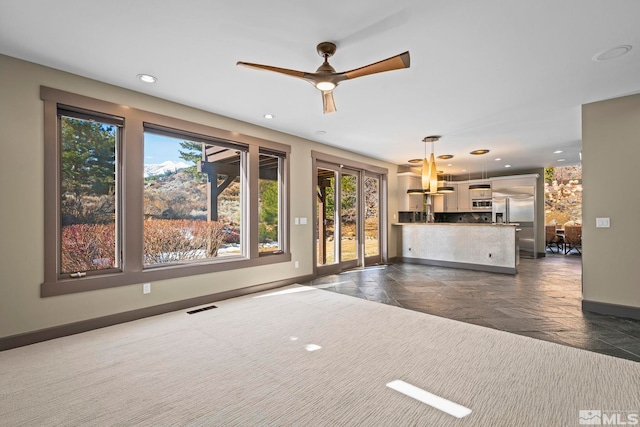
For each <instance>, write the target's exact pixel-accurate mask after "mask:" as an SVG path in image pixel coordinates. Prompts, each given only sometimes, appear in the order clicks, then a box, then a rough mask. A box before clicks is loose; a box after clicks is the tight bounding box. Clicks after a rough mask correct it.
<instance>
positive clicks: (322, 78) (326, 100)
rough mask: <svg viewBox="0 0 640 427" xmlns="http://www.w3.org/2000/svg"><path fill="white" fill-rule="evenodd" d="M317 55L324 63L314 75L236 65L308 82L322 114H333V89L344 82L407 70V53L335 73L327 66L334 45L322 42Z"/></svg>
mask: <svg viewBox="0 0 640 427" xmlns="http://www.w3.org/2000/svg"><path fill="white" fill-rule="evenodd" d="M316 49H317V51H318V54H319V55H320V56H321V57H323V58H324V62H323V63H322V65H321V66H320V67H318V69H317V70H316V72H315V73H306V72H304V71H296V70H290V69H288V68H278V67H272V66H270V65H262V64H252V63H250V62H241V61H238V63H237V64H236V65H239V66H243V67H248V68H254V69H256V70H267V71H273V72H276V73H281V74H286V75H288V76H292V77H297V78H300V79H303V80H306V81H308V82H309V83H311V84H312V85H314V86H315V87H316V88H317V89H318V90H320V91H321V92H322V105H323V112H324V113H325V114H326V113H333V112H335V111H336V104H335V102H334V101H333V89H334V88H335V87H336V86H338V84H339V83H340V82H342V81H344V80H351V79H355V78H357V77H362V76H368V75H369V74H376V73H382V72H385V71H392V70H399V69H402V68H409V52H408V51H407V52H404V53H401V54H400V55H396V56H392V57H391V58H387V59H384V60H382V61H378V62H375V63H373V64H369V65H365V66H364V67H360V68H356V69H354V70H351V71H344V72H342V73H336V70H335V68H333V67H332V66H331V65H330V64H329V57H331V56H332V55H333V54H334V53H336V45H335V44H334V43H331V42H322V43H320V44H319V45H318V46H317V48H316Z"/></svg>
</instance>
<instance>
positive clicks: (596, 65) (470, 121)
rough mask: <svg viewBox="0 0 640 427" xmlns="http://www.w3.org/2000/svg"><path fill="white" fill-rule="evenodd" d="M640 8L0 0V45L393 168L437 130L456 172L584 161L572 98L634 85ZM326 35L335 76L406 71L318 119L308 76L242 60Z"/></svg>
mask: <svg viewBox="0 0 640 427" xmlns="http://www.w3.org/2000/svg"><path fill="white" fill-rule="evenodd" d="M638 17H640V1H637V0H615V1H612V0H561V1H558V0H537V1H531V0H513V1H505V0H483V1H475V0H467V1H460V0H458V1H452V0H352V1H349V0H339V1H338V0H325V1H322V2H318V1H314V2H311V1H307V0H298V1H290V0H272V1H264V0H235V1H223V0H181V1H171V0H133V1H132V0H111V1H108V2H98V1H78V0H57V1H55V2H52V1H48V0H20V1H2V2H0V53H3V54H6V55H9V56H13V57H17V58H21V59H25V60H28V61H32V62H35V63H39V64H44V65H47V66H50V67H53V68H57V69H60V70H64V71H69V72H71V73H75V74H78V75H81V76H86V77H89V78H92V79H96V80H99V81H103V82H107V83H110V84H114V85H117V86H122V87H125V88H128V89H132V90H135V91H139V92H143V93H148V94H150V95H154V96H157V97H161V98H165V99H168V100H171V101H176V102H179V103H182V104H186V105H190V106H193V107H197V108H201V109H203V110H207V111H211V112H213V113H216V114H221V115H224V116H228V117H232V118H235V119H239V120H243V121H246V122H250V123H254V124H257V125H260V126H264V127H267V128H272V129H276V130H279V131H282V132H287V133H290V134H294V135H298V136H301V137H304V138H308V139H311V140H315V141H318V142H322V143H326V144H330V145H335V146H338V147H342V148H345V149H347V150H351V151H354V152H358V153H363V154H366V155H369V156H372V157H375V158H379V159H383V160H387V161H390V162H393V163H396V164H406V163H407V160H408V159H412V158H420V157H422V156H423V154H424V148H425V147H424V144H423V143H422V142H421V141H422V139H423V138H424V137H425V136H427V135H442V139H441V140H440V141H439V142H437V143H436V144H435V153H436V155H440V154H453V155H454V156H455V157H454V158H453V159H452V160H450V161H440V162H438V169H441V170H444V171H445V172H446V173H450V174H454V175H455V174H460V173H461V170H462V169H469V168H471V171H472V172H479V171H480V170H481V169H485V170H487V171H489V172H492V171H498V170H500V171H504V165H505V164H511V165H512V166H513V167H512V169H511V170H519V169H525V168H531V167H541V166H558V165H562V164H576V163H578V162H579V161H580V159H579V153H580V150H581V122H580V106H581V104H584V103H589V102H594V101H599V100H603V99H608V98H614V97H619V96H624V95H630V94H634V93H639V92H640V24H639V20H638ZM322 41H333V42H335V43H336V44H337V45H338V50H337V53H336V54H335V55H334V56H333V57H332V58H331V59H330V63H331V64H332V65H333V66H334V67H335V68H336V70H338V71H346V70H350V69H353V68H357V67H361V66H364V65H367V64H369V63H372V62H376V61H379V60H381V59H385V58H387V57H390V56H393V55H396V54H399V53H402V52H404V51H406V50H408V51H410V53H411V68H409V69H403V70H397V71H391V72H387V73H381V74H376V75H370V76H366V77H362V78H358V79H356V80H352V81H346V82H343V83H342V84H341V85H340V86H339V87H338V88H336V90H335V91H334V96H335V101H336V106H337V109H338V111H337V112H336V113H334V114H327V115H323V114H322V99H321V95H320V93H319V92H318V91H317V90H316V89H315V88H314V87H313V86H312V85H310V84H309V83H307V82H304V81H302V80H299V79H295V78H291V77H288V76H283V75H279V74H275V73H269V72H263V71H257V70H251V69H246V68H240V67H236V65H235V64H236V62H237V61H246V62H255V63H262V64H269V65H273V66H278V67H283V68H292V69H296V70H301V71H310V72H312V71H315V70H316V68H317V67H318V66H319V65H320V64H321V62H322V60H321V58H320V57H319V56H318V54H317V53H316V45H317V44H318V43H319V42H322ZM619 45H631V46H633V49H632V50H631V51H630V52H629V53H627V54H626V55H624V56H622V57H619V58H616V59H613V60H610V61H606V62H595V61H593V60H592V57H593V56H594V55H596V54H598V53H600V52H602V51H605V50H607V49H610V48H613V47H616V46H619ZM139 73H149V74H152V75H154V76H156V77H157V78H158V82H157V83H155V84H153V85H149V84H145V83H142V82H140V81H139V80H138V79H137V78H136V75H137V74H139ZM267 113H269V114H273V115H274V116H275V118H274V119H272V120H267V119H265V118H264V117H263V115H264V114H267ZM318 131H325V132H326V133H325V134H324V135H320V134H319V133H318ZM604 143H606V141H605V142H604ZM429 148H430V146H429ZM480 148H487V149H490V150H491V152H490V153H489V154H487V155H486V156H479V157H474V158H473V159H471V157H472V156H470V155H469V151H471V150H473V149H480ZM555 150H563V151H564V152H563V153H561V154H554V153H553V152H554V151H555ZM497 157H500V158H502V159H503V160H502V161H494V159H495V158H497ZM559 158H564V159H566V161H565V162H564V163H558V161H557V160H558V159H559ZM472 161H473V162H474V163H471V162H472ZM447 163H451V164H452V165H453V166H450V167H449V166H446V164H447ZM465 173H466V172H465ZM463 174H464V173H463Z"/></svg>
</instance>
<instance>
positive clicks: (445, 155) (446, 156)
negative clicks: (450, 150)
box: [438, 154, 453, 160]
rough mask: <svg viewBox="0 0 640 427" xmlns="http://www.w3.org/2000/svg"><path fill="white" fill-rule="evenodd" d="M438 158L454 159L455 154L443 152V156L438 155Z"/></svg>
mask: <svg viewBox="0 0 640 427" xmlns="http://www.w3.org/2000/svg"><path fill="white" fill-rule="evenodd" d="M438 158H439V159H442V160H449V159H453V154H442V155H441V156H438Z"/></svg>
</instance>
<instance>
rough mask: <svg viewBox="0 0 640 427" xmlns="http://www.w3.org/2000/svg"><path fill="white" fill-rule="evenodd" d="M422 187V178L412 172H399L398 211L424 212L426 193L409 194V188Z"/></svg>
mask: <svg viewBox="0 0 640 427" xmlns="http://www.w3.org/2000/svg"><path fill="white" fill-rule="evenodd" d="M421 187H422V179H421V178H420V176H419V175H416V174H414V173H411V172H403V173H399V174H398V212H422V210H423V209H424V194H421V193H417V194H416V193H414V194H411V193H409V194H407V190H410V189H418V188H421Z"/></svg>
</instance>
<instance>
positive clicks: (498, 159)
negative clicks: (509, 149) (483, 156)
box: [493, 157, 502, 162]
mask: <svg viewBox="0 0 640 427" xmlns="http://www.w3.org/2000/svg"><path fill="white" fill-rule="evenodd" d="M493 160H495V161H496V162H499V161H500V160H502V159H501V158H500V157H498V158H495V159H493Z"/></svg>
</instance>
